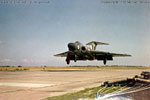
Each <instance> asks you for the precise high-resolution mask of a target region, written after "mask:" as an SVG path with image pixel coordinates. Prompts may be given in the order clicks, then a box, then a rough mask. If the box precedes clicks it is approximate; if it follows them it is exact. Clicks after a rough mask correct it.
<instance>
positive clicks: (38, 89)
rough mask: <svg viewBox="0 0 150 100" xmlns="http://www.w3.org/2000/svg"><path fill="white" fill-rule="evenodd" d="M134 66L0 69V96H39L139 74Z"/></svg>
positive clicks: (10, 99)
mask: <svg viewBox="0 0 150 100" xmlns="http://www.w3.org/2000/svg"><path fill="white" fill-rule="evenodd" d="M141 71H145V70H142V69H137V70H135V69H134V70H128V69H126V70H125V69H123V70H109V69H107V70H98V71H97V70H95V71H18V72H8V71H1V72H0V90H1V91H0V100H40V99H43V98H46V97H50V96H56V95H61V94H64V93H68V92H75V91H79V90H82V89H84V88H90V87H95V86H99V85H100V84H101V83H103V82H105V81H117V80H121V79H126V78H127V77H128V78H130V77H133V76H134V75H137V74H140V73H141Z"/></svg>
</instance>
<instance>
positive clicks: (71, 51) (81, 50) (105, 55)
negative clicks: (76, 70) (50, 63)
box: [54, 41, 131, 65]
mask: <svg viewBox="0 0 150 100" xmlns="http://www.w3.org/2000/svg"><path fill="white" fill-rule="evenodd" d="M86 45H90V46H91V47H87V46H84V45H82V44H81V43H80V42H79V41H76V42H75V43H68V51H67V52H63V53H60V54H56V55H54V56H57V57H66V62H67V64H69V63H70V60H74V62H76V61H77V60H83V61H85V60H102V61H103V63H104V65H105V64H106V62H107V61H108V60H113V57H126V56H131V55H129V54H118V53H110V52H103V51H97V50H96V46H97V45H109V44H108V43H103V42H96V41H92V42H89V43H87V44H86Z"/></svg>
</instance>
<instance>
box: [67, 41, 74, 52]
mask: <svg viewBox="0 0 150 100" xmlns="http://www.w3.org/2000/svg"><path fill="white" fill-rule="evenodd" d="M68 49H69V51H74V50H76V45H75V44H74V43H69V44H68Z"/></svg>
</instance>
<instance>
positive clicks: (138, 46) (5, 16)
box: [0, 0, 150, 66]
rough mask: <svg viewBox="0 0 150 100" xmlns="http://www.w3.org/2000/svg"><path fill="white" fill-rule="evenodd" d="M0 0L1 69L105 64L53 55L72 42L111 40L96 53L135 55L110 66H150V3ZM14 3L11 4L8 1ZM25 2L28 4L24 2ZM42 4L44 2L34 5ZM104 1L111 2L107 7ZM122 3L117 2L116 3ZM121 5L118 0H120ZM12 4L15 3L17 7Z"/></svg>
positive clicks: (93, 0) (109, 62)
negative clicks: (8, 67) (18, 0)
mask: <svg viewBox="0 0 150 100" xmlns="http://www.w3.org/2000/svg"><path fill="white" fill-rule="evenodd" d="M2 1H3V0H0V65H11V66H17V65H22V66H44V65H46V66H78V65H103V62H102V61H79V62H78V61H77V62H76V63H75V62H71V64H70V65H67V64H66V62H65V58H61V57H60V58H59V57H55V56H53V55H54V54H58V53H62V52H65V51H67V50H68V48H67V44H68V43H69V42H75V41H80V42H81V43H83V44H86V43H88V42H90V41H93V40H94V41H100V42H106V43H109V44H110V45H107V46H98V47H97V50H100V51H109V52H114V53H126V54H131V55H132V57H123V58H114V60H113V61H108V62H107V65H138V66H149V65H150V45H149V43H150V12H149V11H150V3H140V0H131V1H137V3H122V2H119V3H111V0H41V1H40V0H33V1H32V0H30V1H31V2H32V3H29V0H26V3H22V4H21V3H14V2H15V0H14V1H12V0H11V3H3V2H2ZM8 1H9V0H8ZM21 1H24V0H20V2H21ZM34 1H36V2H42V3H40V4H39V3H33V2H34ZM105 1H110V3H106V2H105ZM116 1H117V0H116ZM118 1H119V0H118ZM12 2H13V3H12Z"/></svg>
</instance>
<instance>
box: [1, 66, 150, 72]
mask: <svg viewBox="0 0 150 100" xmlns="http://www.w3.org/2000/svg"><path fill="white" fill-rule="evenodd" d="M123 69H126V70H132V69H133V70H134V69H145V70H146V69H150V67H149V66H117V65H116V66H68V67H50V66H46V67H43V66H42V67H39V66H34V67H28V66H25V67H3V66H2V67H0V71H76V70H79V71H82V70H83V71H84V70H123Z"/></svg>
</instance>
